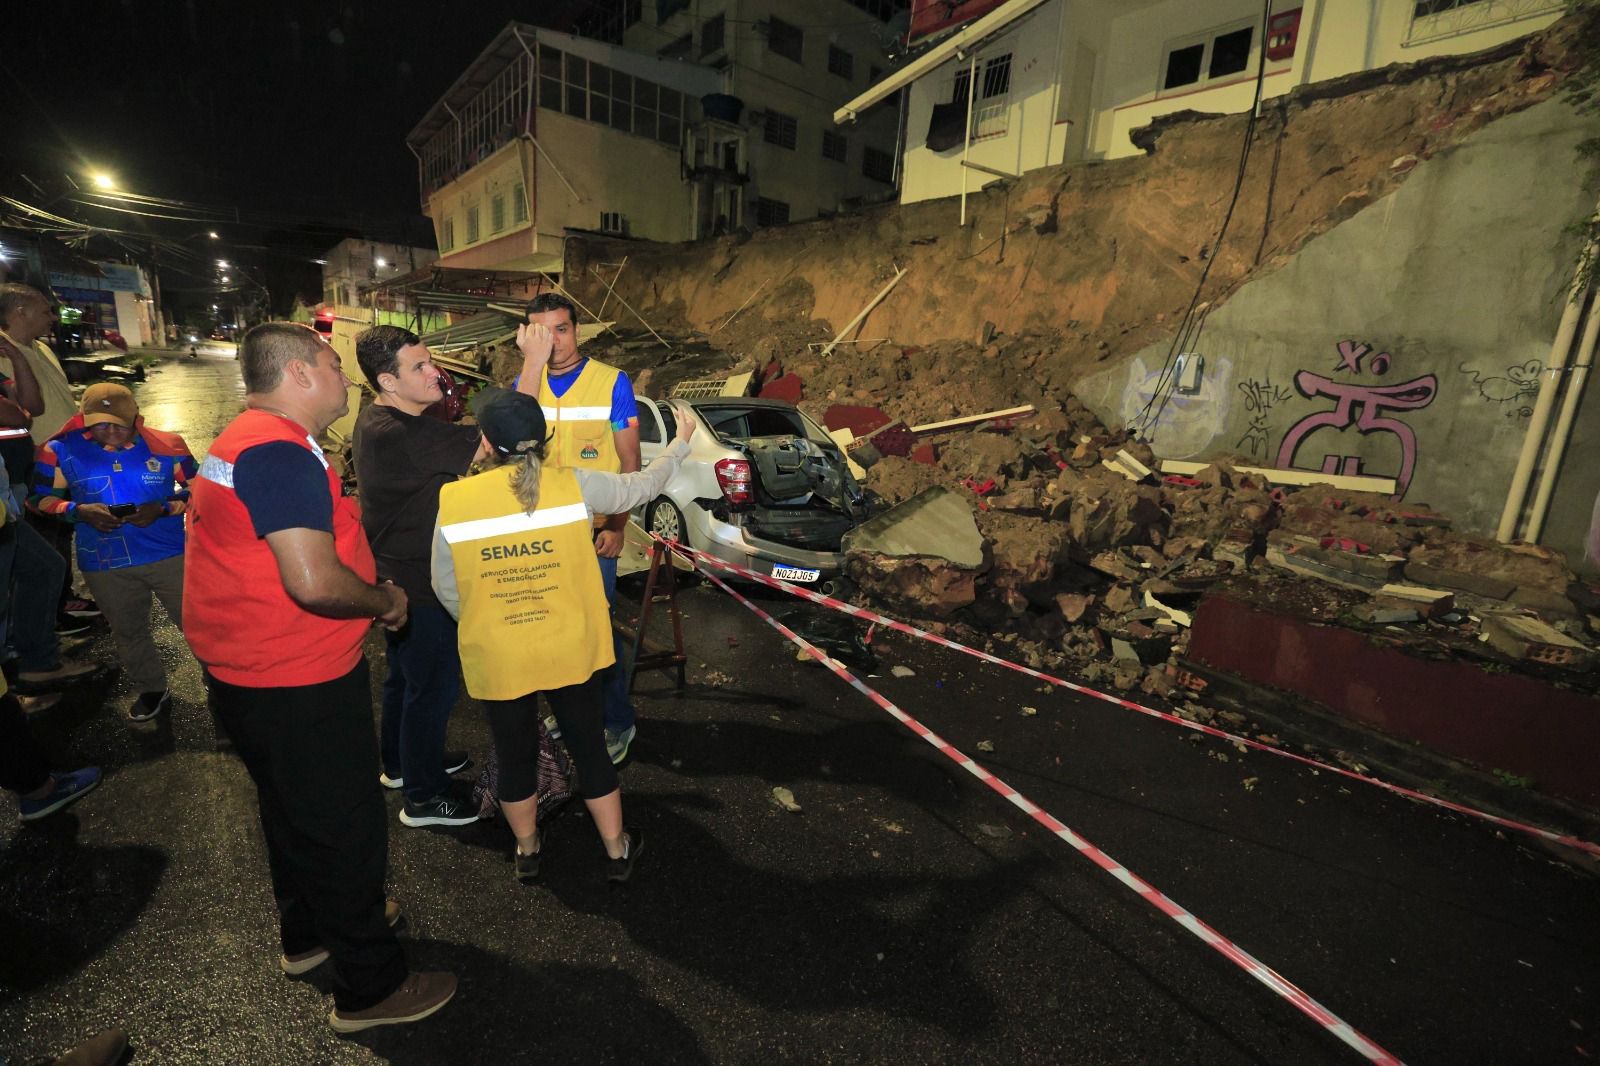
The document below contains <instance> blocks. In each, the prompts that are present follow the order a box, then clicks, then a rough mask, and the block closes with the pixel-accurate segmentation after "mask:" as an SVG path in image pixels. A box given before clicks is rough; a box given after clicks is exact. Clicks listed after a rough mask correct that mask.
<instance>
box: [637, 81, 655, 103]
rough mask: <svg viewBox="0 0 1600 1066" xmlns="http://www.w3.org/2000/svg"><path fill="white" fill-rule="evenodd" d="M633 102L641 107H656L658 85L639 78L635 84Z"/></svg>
mask: <svg viewBox="0 0 1600 1066" xmlns="http://www.w3.org/2000/svg"><path fill="white" fill-rule="evenodd" d="M633 102H634V103H636V104H638V105H639V106H641V107H649V108H653V107H655V106H656V83H655V82H653V81H645V80H644V79H643V78H639V79H637V80H635V81H634V83H633Z"/></svg>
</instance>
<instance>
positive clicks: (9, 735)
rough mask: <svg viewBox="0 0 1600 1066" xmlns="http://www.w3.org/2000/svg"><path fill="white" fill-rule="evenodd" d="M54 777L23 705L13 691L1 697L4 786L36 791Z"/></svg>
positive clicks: (1, 782) (0, 763)
mask: <svg viewBox="0 0 1600 1066" xmlns="http://www.w3.org/2000/svg"><path fill="white" fill-rule="evenodd" d="M49 779H50V764H49V763H47V762H46V761H45V758H44V752H42V751H40V750H39V745H38V744H36V743H34V740H33V734H32V733H31V732H29V731H28V719H27V716H26V715H25V714H23V713H22V704H20V703H18V702H17V698H16V697H15V696H13V695H12V694H11V693H9V692H8V693H6V694H5V695H4V696H0V788H4V789H8V790H10V791H12V792H15V793H17V794H19V795H20V794H22V793H26V792H35V791H37V790H39V789H41V788H43V787H44V783H45V782H46V781H48V780H49Z"/></svg>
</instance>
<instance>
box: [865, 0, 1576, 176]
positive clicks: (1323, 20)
mask: <svg viewBox="0 0 1600 1066" xmlns="http://www.w3.org/2000/svg"><path fill="white" fill-rule="evenodd" d="M935 2H937V4H938V6H939V7H940V8H941V9H942V10H951V11H953V12H954V14H955V17H954V18H947V19H944V20H942V21H943V22H944V25H943V26H942V27H941V36H939V37H938V38H930V39H929V40H930V41H931V42H932V43H926V44H925V46H924V50H923V51H922V53H921V54H920V55H918V56H915V57H913V58H912V59H911V60H910V61H909V62H907V63H906V64H904V65H903V66H902V67H901V69H900V70H899V71H897V72H896V73H895V74H893V75H890V76H889V77H887V78H885V79H884V80H883V81H881V82H879V83H877V84H876V85H875V86H874V87H873V88H872V89H871V90H869V91H868V92H866V93H863V94H862V95H861V96H859V97H857V98H856V99H855V100H853V101H851V102H850V103H849V104H847V105H846V106H845V107H843V108H840V109H839V110H838V111H837V112H836V113H835V118H836V119H837V120H839V121H840V122H841V123H842V124H843V125H842V128H849V124H850V123H851V122H852V120H853V116H854V115H856V114H859V113H863V112H865V111H866V110H867V109H869V108H871V107H873V106H876V105H878V103H879V102H880V101H881V100H883V99H886V98H889V97H890V96H892V94H894V93H895V92H897V91H898V90H899V89H900V88H901V87H905V88H906V91H907V103H906V124H905V140H904V148H903V171H904V176H903V179H902V182H901V189H900V200H901V202H902V203H914V202H917V201H920V200H928V199H934V198H938V197H944V196H955V195H959V194H961V193H962V192H963V190H964V189H969V188H977V187H978V186H980V185H982V184H983V183H985V182H987V181H989V180H992V178H993V176H995V175H1000V174H1005V175H1014V174H1021V173H1023V172H1025V171H1028V170H1033V169H1036V168H1038V167H1044V166H1052V165H1056V164H1060V163H1065V162H1074V161H1077V160H1082V159H1115V158H1118V157H1121V156H1127V155H1133V154H1136V153H1137V152H1138V151H1139V150H1140V149H1139V148H1138V147H1137V146H1136V145H1135V144H1134V143H1133V141H1132V140H1131V139H1130V136H1129V135H1130V133H1131V132H1132V131H1134V130H1136V129H1138V128H1140V127H1142V126H1145V125H1147V124H1148V123H1149V122H1150V121H1151V120H1152V119H1155V118H1157V117H1159V116H1161V115H1165V114H1170V113H1172V112H1175V111H1184V110H1193V111H1201V112H1220V113H1235V112H1241V111H1246V110H1249V109H1250V107H1251V104H1252V101H1253V100H1254V96H1255V90H1256V81H1257V78H1258V77H1259V78H1260V79H1261V83H1262V86H1261V87H1262V95H1263V97H1264V98H1271V97H1274V96H1279V95H1282V94H1284V93H1287V92H1289V91H1290V90H1292V89H1294V88H1296V87H1297V86H1300V85H1304V84H1307V83H1310V82H1316V81H1324V80H1327V79H1329V78H1336V77H1340V76H1342V75H1347V74H1352V73H1355V72H1358V71H1362V70H1370V69H1375V68H1378V67H1383V66H1387V65H1389V64H1391V63H1409V62H1415V61H1417V60H1419V59H1425V58H1429V57H1432V56H1437V55H1444V54H1460V53H1468V52H1475V51H1479V50H1481V49H1484V48H1489V47H1491V46H1493V45H1497V44H1500V43H1503V42H1505V41H1508V40H1511V39H1514V38H1516V37H1520V36H1523V35H1526V34H1529V33H1533V32H1535V31H1537V30H1541V29H1543V28H1545V27H1546V26H1548V25H1550V24H1551V23H1552V22H1554V21H1555V20H1556V19H1557V18H1559V17H1560V16H1561V13H1562V11H1563V10H1564V8H1565V5H1564V4H1563V3H1562V2H1560V0H1272V3H1271V5H1270V9H1267V10H1264V7H1263V4H1262V3H1258V2H1254V0H1005V2H997V0H967V2H965V3H958V4H954V5H949V4H946V3H945V2H944V0H916V3H915V5H914V9H913V20H914V22H913V25H916V21H915V20H916V19H917V18H918V16H919V15H920V14H921V13H922V11H923V10H924V9H931V8H933V7H934V6H935ZM961 16H967V17H966V18H964V19H963V18H962V17H961ZM914 43H916V42H914ZM1263 53H1264V54H1263ZM969 114H970V118H969Z"/></svg>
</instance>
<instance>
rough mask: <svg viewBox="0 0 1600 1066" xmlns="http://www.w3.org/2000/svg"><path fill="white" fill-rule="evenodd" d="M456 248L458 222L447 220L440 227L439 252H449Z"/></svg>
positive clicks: (451, 219)
mask: <svg viewBox="0 0 1600 1066" xmlns="http://www.w3.org/2000/svg"><path fill="white" fill-rule="evenodd" d="M455 246H456V220H455V219H453V218H446V219H445V220H444V222H443V223H441V224H440V226H439V250H440V251H441V252H448V251H449V250H450V249H452V248H454V247H455Z"/></svg>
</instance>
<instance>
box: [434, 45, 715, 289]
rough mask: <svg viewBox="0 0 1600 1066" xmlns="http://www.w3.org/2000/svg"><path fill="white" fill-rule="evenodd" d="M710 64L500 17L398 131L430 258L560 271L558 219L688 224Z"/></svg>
mask: <svg viewBox="0 0 1600 1066" xmlns="http://www.w3.org/2000/svg"><path fill="white" fill-rule="evenodd" d="M720 86H721V79H720V77H719V76H718V75H717V73H716V72H715V71H713V70H710V69H707V68H704V67H698V66H693V65H688V64H683V63H679V62H676V61H673V60H666V59H661V58H659V57H656V56H650V55H642V54H639V53H636V52H631V51H629V50H627V49H624V48H619V47H616V46H614V45H610V44H606V43H604V42H601V41H596V40H591V39H588V38H584V37H577V36H573V35H570V34H564V33H555V32H553V31H550V30H545V29H540V28H537V27H534V26H531V25H525V24H521V23H512V24H510V25H508V26H507V27H506V28H505V29H504V30H502V31H501V32H500V34H499V35H498V36H497V37H496V38H495V40H494V41H493V42H491V43H490V45H489V47H488V48H486V49H485V50H484V51H483V53H482V54H480V55H479V57H478V58H477V59H476V60H475V61H474V62H473V63H472V65H471V66H469V67H468V68H467V70H466V71H465V72H464V73H463V74H462V75H461V77H460V78H458V79H457V81H456V83H455V85H453V86H452V87H451V88H450V90H449V91H448V92H447V93H446V94H445V95H444V96H443V97H442V98H441V99H440V100H439V101H438V102H437V103H436V104H434V106H433V107H432V108H431V109H430V110H429V111H428V113H427V115H426V116H424V117H423V119H422V121H421V122H420V123H418V125H417V126H416V128H415V129H413V130H412V132H411V134H410V135H409V136H408V137H407V138H406V143H407V144H408V146H409V147H410V148H411V150H412V152H413V153H414V154H415V155H416V157H417V164H418V176H419V181H420V184H421V187H422V203H423V210H424V211H425V212H426V213H427V215H428V216H429V218H430V219H432V221H433V227H434V235H435V237H436V239H437V242H438V246H439V259H438V262H439V265H440V266H443V267H451V268H465V269H484V270H501V271H546V272H559V271H560V270H561V263H562V249H563V242H564V240H565V235H566V232H567V231H568V230H569V229H572V230H584V231H591V232H604V233H614V234H617V235H621V236H634V237H642V238H645V239H648V240H656V241H681V240H688V239H689V238H691V237H693V236H695V232H696V217H695V209H696V205H697V203H698V202H699V201H698V197H697V195H696V193H697V187H696V182H697V180H698V179H697V178H696V177H695V176H694V175H693V174H692V173H691V171H690V167H689V163H688V161H687V158H686V147H685V146H686V145H687V143H688V130H689V128H690V127H691V126H692V125H693V124H694V123H695V122H697V121H699V113H700V100H701V98H702V97H704V96H707V95H710V94H712V93H715V92H716V91H717V90H718V89H719V88H720Z"/></svg>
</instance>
